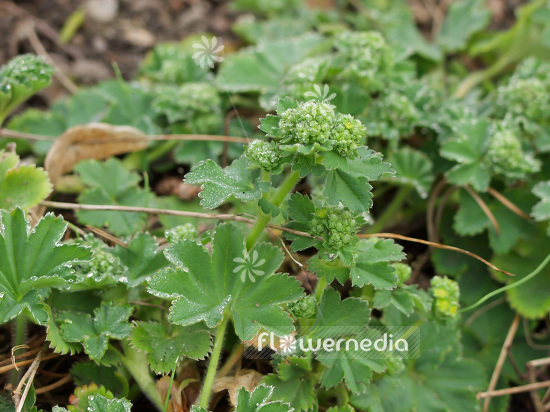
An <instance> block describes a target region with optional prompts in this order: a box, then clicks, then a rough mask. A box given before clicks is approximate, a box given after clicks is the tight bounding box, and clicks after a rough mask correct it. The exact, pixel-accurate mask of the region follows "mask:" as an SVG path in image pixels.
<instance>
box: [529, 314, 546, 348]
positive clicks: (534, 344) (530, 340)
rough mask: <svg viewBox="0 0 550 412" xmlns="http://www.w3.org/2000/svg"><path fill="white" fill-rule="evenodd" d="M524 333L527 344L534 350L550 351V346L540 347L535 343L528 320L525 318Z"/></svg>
mask: <svg viewBox="0 0 550 412" xmlns="http://www.w3.org/2000/svg"><path fill="white" fill-rule="evenodd" d="M523 331H524V332H525V340H526V341H527V344H528V345H529V346H531V347H532V348H533V349H537V350H550V345H539V344H537V343H535V341H534V340H533V336H532V335H531V331H530V330H529V326H528V320H527V318H523Z"/></svg>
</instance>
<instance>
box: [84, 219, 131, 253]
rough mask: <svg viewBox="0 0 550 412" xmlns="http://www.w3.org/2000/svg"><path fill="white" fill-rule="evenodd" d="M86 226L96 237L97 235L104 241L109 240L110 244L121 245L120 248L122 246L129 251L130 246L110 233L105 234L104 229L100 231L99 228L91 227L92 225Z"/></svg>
mask: <svg viewBox="0 0 550 412" xmlns="http://www.w3.org/2000/svg"><path fill="white" fill-rule="evenodd" d="M85 226H86V229H88V230H89V231H90V232H92V233H93V234H94V235H97V236H99V237H102V238H103V239H105V240H108V241H110V242H113V243H114V244H115V245H119V246H122V247H123V248H125V249H128V245H127V244H126V243H124V242H123V241H122V240H120V239H119V238H117V237H115V236H113V235H111V234H110V233H107V232H105V231H104V230H102V229H99V228H97V227H94V226H90V225H85Z"/></svg>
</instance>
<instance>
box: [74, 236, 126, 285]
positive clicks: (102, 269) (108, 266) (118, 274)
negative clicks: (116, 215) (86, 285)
mask: <svg viewBox="0 0 550 412" xmlns="http://www.w3.org/2000/svg"><path fill="white" fill-rule="evenodd" d="M80 245H81V246H89V247H91V249H92V258H91V259H90V260H89V261H87V262H80V263H78V264H76V265H74V266H73V267H74V269H75V272H76V273H77V274H80V275H83V276H84V277H86V278H93V279H95V280H96V281H98V282H99V281H100V280H102V279H103V278H104V277H105V276H109V277H112V278H114V279H117V278H122V277H124V276H125V272H126V267H125V266H124V265H123V264H122V262H121V261H120V259H119V258H118V257H117V256H115V255H113V254H112V253H111V252H110V251H109V247H108V246H107V245H106V244H105V243H103V242H101V241H99V240H97V239H96V238H94V236H93V235H86V237H85V238H84V240H83V241H82V242H80Z"/></svg>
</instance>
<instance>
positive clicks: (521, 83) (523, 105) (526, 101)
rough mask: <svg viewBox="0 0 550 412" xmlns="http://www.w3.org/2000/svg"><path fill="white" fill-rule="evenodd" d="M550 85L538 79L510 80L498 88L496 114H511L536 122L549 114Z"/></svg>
mask: <svg viewBox="0 0 550 412" xmlns="http://www.w3.org/2000/svg"><path fill="white" fill-rule="evenodd" d="M549 92H550V84H546V83H545V82H543V81H542V80H540V79H537V78H529V79H512V80H511V81H510V82H509V83H508V84H506V85H504V86H501V87H499V88H498V95H497V101H496V105H497V113H499V114H500V115H501V116H502V115H504V114H512V115H515V116H525V117H527V118H528V119H529V120H532V121H535V122H536V121H538V120H540V119H542V118H544V117H548V115H549V112H550V94H549Z"/></svg>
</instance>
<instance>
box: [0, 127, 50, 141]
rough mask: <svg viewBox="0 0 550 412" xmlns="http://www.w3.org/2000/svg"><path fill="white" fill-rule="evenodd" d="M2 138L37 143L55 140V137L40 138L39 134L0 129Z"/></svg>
mask: <svg viewBox="0 0 550 412" xmlns="http://www.w3.org/2000/svg"><path fill="white" fill-rule="evenodd" d="M2 137H12V138H14V139H23V140H31V141H34V140H37V141H42V140H44V141H52V140H55V139H56V138H55V137H51V136H42V135H39V134H31V133H23V132H18V131H15V130H9V129H0V138H2Z"/></svg>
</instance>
